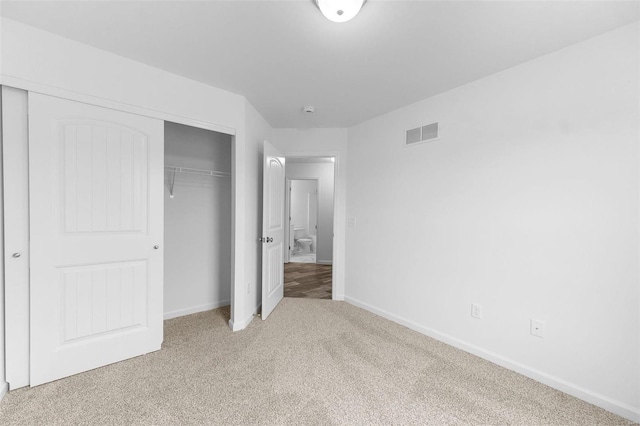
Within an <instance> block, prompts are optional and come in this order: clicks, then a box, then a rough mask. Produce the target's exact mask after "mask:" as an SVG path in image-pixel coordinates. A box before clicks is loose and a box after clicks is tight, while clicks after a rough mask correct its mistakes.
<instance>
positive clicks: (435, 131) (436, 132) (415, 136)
mask: <svg viewBox="0 0 640 426" xmlns="http://www.w3.org/2000/svg"><path fill="white" fill-rule="evenodd" d="M439 138H440V129H439V127H438V123H432V124H427V125H425V126H420V127H416V128H415V129H410V130H407V133H406V135H405V139H404V144H405V146H410V145H416V144H419V143H423V142H433V141H435V140H438V139H439Z"/></svg>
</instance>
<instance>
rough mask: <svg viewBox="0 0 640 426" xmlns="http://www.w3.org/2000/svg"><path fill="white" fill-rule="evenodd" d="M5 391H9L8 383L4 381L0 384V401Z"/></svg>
mask: <svg viewBox="0 0 640 426" xmlns="http://www.w3.org/2000/svg"><path fill="white" fill-rule="evenodd" d="M7 392H9V383H7V382H4V383H3V384H2V385H0V401H2V398H4V396H5V395H6V394H7Z"/></svg>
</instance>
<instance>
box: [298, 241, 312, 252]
mask: <svg viewBox="0 0 640 426" xmlns="http://www.w3.org/2000/svg"><path fill="white" fill-rule="evenodd" d="M297 241H298V244H299V245H300V253H311V244H312V243H313V240H312V239H311V238H298V240H297Z"/></svg>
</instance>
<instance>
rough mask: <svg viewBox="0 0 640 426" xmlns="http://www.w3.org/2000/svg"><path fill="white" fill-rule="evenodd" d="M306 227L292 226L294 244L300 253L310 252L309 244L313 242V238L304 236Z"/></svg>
mask: <svg viewBox="0 0 640 426" xmlns="http://www.w3.org/2000/svg"><path fill="white" fill-rule="evenodd" d="M305 231H306V229H305V228H294V229H293V232H294V234H293V235H294V236H293V239H294V245H295V247H297V248H298V251H299V252H300V253H311V244H313V239H311V237H304V234H305Z"/></svg>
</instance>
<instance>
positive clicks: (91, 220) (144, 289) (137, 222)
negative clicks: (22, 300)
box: [29, 93, 164, 386]
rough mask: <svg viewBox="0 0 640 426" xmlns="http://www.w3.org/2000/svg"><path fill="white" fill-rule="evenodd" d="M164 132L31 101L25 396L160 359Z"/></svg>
mask: <svg viewBox="0 0 640 426" xmlns="http://www.w3.org/2000/svg"><path fill="white" fill-rule="evenodd" d="M163 141H164V127H163V122H162V121H161V120H156V119H151V118H148V117H143V116H139V115H135V114H129V113H124V112H120V111H115V110H111V109H107V108H101V107H96V106H91V105H87V104H83V103H79V102H73V101H69V100H64V99H59V98H55V97H50V96H45V95H40V94H35V93H30V94H29V166H30V167H29V179H30V182H29V189H30V200H29V201H30V226H31V230H30V231H31V258H30V261H31V279H30V282H31V295H30V298H31V300H30V306H31V310H30V320H31V324H30V328H31V330H30V344H31V348H30V352H31V359H30V366H31V377H30V382H31V385H32V386H34V385H38V384H41V383H45V382H49V381H52V380H56V379H59V378H62V377H66V376H69V375H72V374H76V373H79V372H82V371H87V370H90V369H93V368H96V367H100V366H103V365H107V364H110V363H113V362H117V361H121V360H124V359H127V358H132V357H135V356H138V355H142V354H145V353H148V352H152V351H155V350H158V349H160V345H161V343H162V311H163V301H162V295H163V156H164V151H163Z"/></svg>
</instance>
